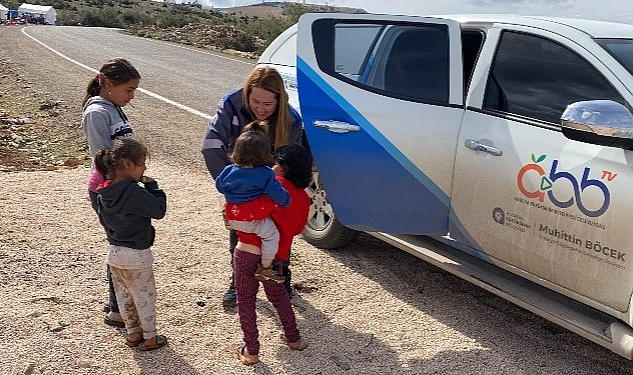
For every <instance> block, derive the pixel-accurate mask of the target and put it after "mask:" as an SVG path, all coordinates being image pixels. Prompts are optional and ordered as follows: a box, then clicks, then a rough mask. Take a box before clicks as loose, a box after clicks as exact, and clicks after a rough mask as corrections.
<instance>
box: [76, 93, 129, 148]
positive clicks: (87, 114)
mask: <svg viewBox="0 0 633 375" xmlns="http://www.w3.org/2000/svg"><path fill="white" fill-rule="evenodd" d="M81 128H82V129H83V131H84V134H85V135H86V140H87V141H88V148H89V149H90V155H92V157H93V158H94V157H95V155H96V154H97V152H98V151H99V150H105V149H108V148H110V146H112V142H114V140H115V139H121V138H126V137H131V136H132V127H131V126H130V121H129V120H128V118H127V116H126V115H125V113H124V112H123V109H122V108H121V107H119V106H118V105H116V104H114V103H112V102H110V101H108V100H106V99H104V98H102V97H100V96H93V97H92V98H90V99H88V101H87V102H86V104H85V105H84V108H83V115H82V119H81Z"/></svg>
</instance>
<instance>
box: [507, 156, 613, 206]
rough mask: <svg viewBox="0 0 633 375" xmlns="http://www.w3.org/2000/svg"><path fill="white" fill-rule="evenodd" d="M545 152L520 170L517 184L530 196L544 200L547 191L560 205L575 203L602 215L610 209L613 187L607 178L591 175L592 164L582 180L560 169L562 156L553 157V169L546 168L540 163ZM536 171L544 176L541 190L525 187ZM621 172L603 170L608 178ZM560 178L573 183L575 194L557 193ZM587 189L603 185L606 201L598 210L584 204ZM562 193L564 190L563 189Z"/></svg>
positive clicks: (543, 158) (553, 201)
mask: <svg viewBox="0 0 633 375" xmlns="http://www.w3.org/2000/svg"><path fill="white" fill-rule="evenodd" d="M545 157H546V156H545V155H541V156H540V157H539V158H538V159H537V158H536V157H535V155H534V154H532V163H529V164H526V165H524V166H523V167H522V168H521V169H520V170H519V173H518V174H517V186H518V187H519V191H521V194H523V195H524V196H525V197H526V198H531V199H538V200H539V201H540V202H544V201H545V195H547V197H548V198H549V200H550V201H551V202H552V203H553V204H554V205H556V206H557V207H560V208H568V207H571V206H573V205H574V204H575V205H577V206H578V209H579V210H580V211H581V212H582V213H583V214H585V215H587V216H589V217H598V216H601V215H603V214H604V213H605V212H606V211H607V209H608V208H609V204H610V203H611V193H610V192H609V188H608V187H607V185H605V184H604V182H602V181H600V180H596V179H592V178H589V174H590V173H591V168H589V167H585V169H584V172H583V174H582V177H581V179H580V181H578V178H576V176H574V175H573V174H571V173H569V172H565V171H559V170H558V160H554V161H552V166H551V168H550V170H549V173H547V172H545V169H544V168H543V167H542V166H541V165H539V163H540V162H542V161H543V160H545ZM533 174H537V175H538V176H540V184H539V185H540V186H539V188H538V190H534V191H530V190H528V188H526V187H525V184H524V180H525V179H526V178H532V179H533V177H532V175H533ZM616 176H617V174H612V173H610V172H607V171H603V174H602V179H605V178H606V179H607V181H611V180H613V179H614V178H615V177H616ZM558 180H567V182H569V183H571V185H572V186H573V190H574V192H573V195H572V196H568V197H557V196H556V194H554V190H553V187H554V183H555V182H556V181H558ZM586 189H599V190H600V191H601V192H602V195H603V202H602V205H601V206H600V208H598V209H597V210H590V209H588V208H587V207H585V205H584V204H583V201H582V193H583V192H584V191H585V190H586ZM559 194H560V193H559Z"/></svg>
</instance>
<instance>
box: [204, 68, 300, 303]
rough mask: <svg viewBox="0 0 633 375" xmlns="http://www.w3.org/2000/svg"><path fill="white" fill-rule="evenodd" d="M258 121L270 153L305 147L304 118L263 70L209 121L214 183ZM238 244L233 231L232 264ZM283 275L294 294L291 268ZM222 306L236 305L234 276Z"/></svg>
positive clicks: (208, 156) (207, 144) (276, 77)
mask: <svg viewBox="0 0 633 375" xmlns="http://www.w3.org/2000/svg"><path fill="white" fill-rule="evenodd" d="M255 120H259V121H266V122H267V123H268V134H269V136H270V148H271V152H272V151H273V150H274V149H276V148H278V147H280V146H283V145H288V144H297V145H301V144H302V138H303V127H302V123H301V117H300V116H299V113H298V112H297V111H296V110H295V109H294V108H292V106H291V105H290V104H289V103H288V93H287V92H286V89H285V87H284V82H283V79H282V78H281V75H280V74H279V72H278V71H277V70H276V69H274V68H271V67H262V68H256V69H255V70H253V71H252V72H251V73H250V74H249V75H248V77H246V80H245V81H244V85H243V87H242V88H240V89H238V90H235V91H233V92H231V93H229V94H227V95H226V96H224V97H223V98H222V100H221V101H220V104H219V105H218V109H217V112H216V113H215V115H214V116H213V117H212V118H211V120H210V121H209V128H208V129H207V134H206V137H205V139H204V141H203V142H202V150H201V151H202V154H203V155H204V160H205V163H206V166H207V169H208V170H209V173H211V176H212V177H213V178H214V179H215V178H216V177H217V176H218V175H219V174H220V172H222V170H223V169H224V167H226V166H227V165H229V164H231V162H230V160H229V156H230V153H231V150H232V149H233V145H234V143H235V140H236V139H237V137H239V135H240V133H241V132H242V129H243V128H244V126H245V125H247V124H249V123H251V122H253V121H255ZM236 244H237V232H236V231H234V230H231V231H230V234H229V252H230V254H231V262H232V259H233V249H234V248H235V245H236ZM283 272H284V275H285V276H286V284H285V286H286V290H287V291H288V293H289V294H291V293H292V289H291V282H290V269H289V268H288V264H284V266H283ZM222 304H223V305H224V306H227V307H230V306H235V304H236V297H235V282H234V280H233V276H231V283H230V285H229V288H228V290H227V292H226V293H225V294H224V297H223V298H222Z"/></svg>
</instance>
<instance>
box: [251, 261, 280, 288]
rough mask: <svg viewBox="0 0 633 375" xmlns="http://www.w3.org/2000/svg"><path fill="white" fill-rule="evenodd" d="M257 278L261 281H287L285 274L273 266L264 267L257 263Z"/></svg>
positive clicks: (278, 282)
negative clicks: (276, 270)
mask: <svg viewBox="0 0 633 375" xmlns="http://www.w3.org/2000/svg"><path fill="white" fill-rule="evenodd" d="M255 278H256V279H257V280H259V281H272V282H274V283H277V284H283V282H284V281H286V277H285V276H284V275H280V274H278V273H277V272H275V270H274V269H273V268H272V267H268V268H264V267H263V266H262V265H261V264H259V265H257V270H255Z"/></svg>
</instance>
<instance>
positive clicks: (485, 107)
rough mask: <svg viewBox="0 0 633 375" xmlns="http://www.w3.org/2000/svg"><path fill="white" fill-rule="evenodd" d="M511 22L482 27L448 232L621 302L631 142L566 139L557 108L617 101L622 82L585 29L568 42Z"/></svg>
mask: <svg viewBox="0 0 633 375" xmlns="http://www.w3.org/2000/svg"><path fill="white" fill-rule="evenodd" d="M508 28H510V26H509V27H508ZM514 28H518V29H516V30H509V29H505V30H503V31H501V29H496V30H491V31H490V32H489V33H488V36H487V39H486V44H485V45H484V49H483V51H482V54H481V56H482V58H483V59H486V60H487V61H491V63H485V64H481V65H480V66H478V67H477V69H476V71H475V75H474V79H473V83H472V85H471V92H470V95H469V101H468V107H467V113H466V115H465V117H464V125H463V127H462V133H461V135H460V139H459V146H458V148H457V167H456V171H455V184H454V189H453V206H452V214H451V236H452V237H454V238H456V239H458V240H459V241H461V242H464V243H468V244H470V246H472V247H473V248H476V249H478V250H479V251H480V254H479V255H480V256H482V257H487V258H488V260H489V261H491V262H493V263H498V264H500V265H502V264H505V265H506V266H510V267H512V268H513V269H514V272H518V271H517V270H516V268H518V269H520V270H522V271H524V272H526V273H525V274H526V275H532V276H533V277H535V278H537V279H539V280H543V279H544V280H547V281H549V282H551V283H552V284H551V285H553V286H554V288H560V291H563V292H565V290H566V291H567V292H569V291H571V292H574V293H577V295H576V297H577V298H581V299H582V298H584V297H588V298H589V299H588V300H587V301H600V302H602V303H604V304H606V305H608V306H611V307H613V308H616V309H618V310H619V311H626V310H627V309H628V307H629V301H630V295H631V287H630V286H631V285H632V284H633V273H631V272H630V268H631V261H633V260H632V259H631V255H633V254H629V252H628V251H627V249H630V248H631V247H630V243H631V239H632V238H631V231H630V230H629V229H627V228H629V227H630V225H629V224H628V223H629V222H630V217H631V214H630V213H631V212H632V210H633V200H632V199H631V194H630V187H631V186H632V184H633V179H632V177H633V175H632V173H631V169H630V166H629V162H628V161H630V160H631V158H632V155H631V151H628V150H622V149H619V148H614V147H605V146H598V145H593V144H588V143H582V142H578V141H574V140H570V139H568V138H566V137H565V136H564V135H563V134H562V132H561V127H560V116H561V115H562V113H563V111H564V110H565V108H566V106H567V105H568V104H571V103H573V102H576V101H583V100H593V99H611V100H614V101H617V102H620V103H622V104H626V103H627V100H626V99H625V97H628V98H629V99H630V93H627V90H626V88H625V86H624V85H622V83H620V82H619V81H618V79H617V78H616V76H615V74H613V73H612V72H611V71H610V69H608V68H607V66H606V65H605V64H604V62H602V61H600V60H598V59H597V58H596V57H595V56H606V57H605V59H607V60H608V56H607V55H606V54H605V53H604V51H601V50H600V48H599V47H598V46H597V45H596V44H595V43H593V42H592V41H589V38H588V37H586V36H579V37H578V38H579V39H580V40H577V41H574V42H572V41H570V40H568V39H566V38H563V37H561V36H560V35H557V34H553V33H548V32H545V31H543V30H532V29H529V28H525V27H522V28H520V27H518V26H516V27H514ZM582 38H584V39H582ZM583 44H584V45H585V46H584V47H581V45H583ZM591 48H593V50H591ZM609 61H610V62H611V64H613V65H617V63H616V62H615V61H614V60H609ZM624 74H626V73H624Z"/></svg>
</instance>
